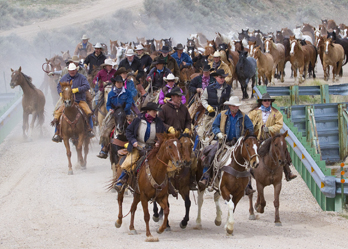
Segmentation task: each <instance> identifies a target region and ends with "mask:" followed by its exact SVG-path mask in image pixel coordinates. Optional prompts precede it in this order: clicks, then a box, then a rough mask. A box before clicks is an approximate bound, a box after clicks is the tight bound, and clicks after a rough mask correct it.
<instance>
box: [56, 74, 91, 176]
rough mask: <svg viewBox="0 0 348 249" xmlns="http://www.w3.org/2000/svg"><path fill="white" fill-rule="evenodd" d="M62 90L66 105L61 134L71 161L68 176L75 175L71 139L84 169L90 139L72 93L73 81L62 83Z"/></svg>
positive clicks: (62, 117) (61, 122) (81, 112)
mask: <svg viewBox="0 0 348 249" xmlns="http://www.w3.org/2000/svg"><path fill="white" fill-rule="evenodd" d="M60 85H61V88H62V101H63V103H64V106H65V108H64V111H63V113H62V115H61V117H60V129H61V130H60V133H61V136H62V138H63V141H64V145H65V148H66V155H67V157H68V161H69V165H68V167H69V171H68V175H72V174H73V170H72V164H71V151H70V144H69V139H70V138H71V139H72V141H73V144H74V145H75V147H76V151H77V157H78V161H79V163H80V165H81V167H82V169H86V164H87V154H88V146H89V142H90V138H89V137H88V136H87V134H86V124H85V122H86V121H85V119H84V117H83V115H84V114H83V111H82V110H81V109H80V108H79V106H78V104H77V103H75V96H74V94H73V93H72V91H71V86H72V81H70V83H69V82H60ZM82 145H84V157H83V156H82Z"/></svg>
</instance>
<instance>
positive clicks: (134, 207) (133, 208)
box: [129, 192, 145, 234]
mask: <svg viewBox="0 0 348 249" xmlns="http://www.w3.org/2000/svg"><path fill="white" fill-rule="evenodd" d="M139 202H140V194H138V193H136V192H135V193H134V196H133V202H132V206H131V210H130V213H131V220H130V224H129V233H130V234H137V231H136V230H135V229H134V217H135V211H136V210H137V206H138V203H139ZM144 212H145V210H144Z"/></svg>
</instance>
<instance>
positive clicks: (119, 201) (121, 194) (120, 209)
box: [115, 190, 124, 228]
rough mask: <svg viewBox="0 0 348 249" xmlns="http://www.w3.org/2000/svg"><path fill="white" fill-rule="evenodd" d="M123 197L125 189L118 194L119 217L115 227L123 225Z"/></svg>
mask: <svg viewBox="0 0 348 249" xmlns="http://www.w3.org/2000/svg"><path fill="white" fill-rule="evenodd" d="M123 197H124V190H122V191H121V192H120V193H118V195H117V202H118V217H117V218H118V219H117V220H116V222H115V227H117V228H120V227H121V225H122V219H123V213H122V203H123Z"/></svg>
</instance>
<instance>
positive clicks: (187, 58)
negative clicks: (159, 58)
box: [171, 52, 192, 68]
mask: <svg viewBox="0 0 348 249" xmlns="http://www.w3.org/2000/svg"><path fill="white" fill-rule="evenodd" d="M171 56H172V57H173V58H174V59H175V60H176V62H177V63H178V66H179V68H180V65H181V64H182V63H183V62H184V61H185V62H186V66H191V65H192V59H191V57H190V56H189V55H188V54H186V53H184V52H182V54H181V57H180V58H179V56H178V52H175V53H174V54H172V55H171Z"/></svg>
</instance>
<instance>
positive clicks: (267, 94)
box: [257, 93, 275, 102]
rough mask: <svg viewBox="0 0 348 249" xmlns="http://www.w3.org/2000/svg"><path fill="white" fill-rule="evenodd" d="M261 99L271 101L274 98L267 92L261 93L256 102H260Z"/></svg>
mask: <svg viewBox="0 0 348 249" xmlns="http://www.w3.org/2000/svg"><path fill="white" fill-rule="evenodd" d="M262 100H270V101H271V102H274V100H275V99H272V98H271V96H270V95H269V93H264V94H262V97H261V99H258V100H257V101H258V102H261V101H262Z"/></svg>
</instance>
